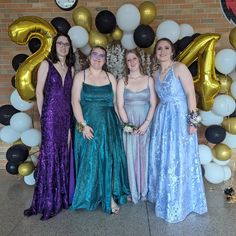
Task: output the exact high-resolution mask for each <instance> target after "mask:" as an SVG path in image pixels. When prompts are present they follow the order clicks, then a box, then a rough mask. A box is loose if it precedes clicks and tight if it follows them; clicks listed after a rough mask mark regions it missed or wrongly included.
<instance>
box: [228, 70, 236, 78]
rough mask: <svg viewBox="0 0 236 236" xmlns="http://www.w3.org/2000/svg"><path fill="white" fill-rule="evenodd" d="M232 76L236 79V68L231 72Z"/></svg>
mask: <svg viewBox="0 0 236 236" xmlns="http://www.w3.org/2000/svg"><path fill="white" fill-rule="evenodd" d="M229 76H230V78H232V80H234V81H236V71H235V68H234V70H233V71H232V72H231V73H230V74H229Z"/></svg>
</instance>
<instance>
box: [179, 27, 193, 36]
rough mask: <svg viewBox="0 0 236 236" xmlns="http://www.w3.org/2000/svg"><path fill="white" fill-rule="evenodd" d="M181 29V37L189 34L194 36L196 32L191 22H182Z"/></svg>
mask: <svg viewBox="0 0 236 236" xmlns="http://www.w3.org/2000/svg"><path fill="white" fill-rule="evenodd" d="M179 29H180V34H179V39H182V38H184V37H187V36H192V35H193V34H194V29H193V27H192V26H191V25H189V24H181V25H179Z"/></svg>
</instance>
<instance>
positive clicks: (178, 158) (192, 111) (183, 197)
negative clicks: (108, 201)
mask: <svg viewBox="0 0 236 236" xmlns="http://www.w3.org/2000/svg"><path fill="white" fill-rule="evenodd" d="M154 52H155V55H156V58H157V60H158V63H159V64H160V69H159V70H158V71H157V72H156V74H155V75H154V78H155V89H156V92H157V94H158V97H159V99H160V103H159V104H158V106H157V109H156V111H155V114H154V118H153V125H152V130H151V141H150V160H149V172H148V177H149V184H148V187H149V192H148V199H149V200H150V201H151V202H154V203H155V212H156V215H157V216H158V217H161V218H163V219H164V220H166V221H168V222H170V223H176V222H179V221H182V220H184V219H185V218H186V216H187V215H188V214H189V213H191V212H196V213H198V214H203V213H206V212H207V204H206V199H205V193H204V185H203V180H202V173H201V166H200V160H199V156H198V140H197V132H196V131H197V123H198V115H197V113H196V98H195V91H194V85H193V79H192V76H191V73H190V72H189V70H188V69H187V67H186V66H185V65H184V64H182V63H179V62H174V61H173V55H174V47H173V44H172V43H171V41H170V40H168V39H160V40H159V41H158V42H157V43H156V47H155V51H154Z"/></svg>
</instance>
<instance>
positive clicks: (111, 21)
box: [95, 10, 116, 34]
mask: <svg viewBox="0 0 236 236" xmlns="http://www.w3.org/2000/svg"><path fill="white" fill-rule="evenodd" d="M95 25H96V27H97V29H98V31H99V32H100V33H103V34H109V33H112V31H113V30H114V29H115V27H116V17H115V16H114V14H113V13H112V12H110V11H107V10H104V11H100V12H99V13H98V14H97V16H96V19H95Z"/></svg>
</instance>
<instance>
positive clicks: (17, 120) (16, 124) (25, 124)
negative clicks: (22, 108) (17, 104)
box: [10, 112, 32, 132]
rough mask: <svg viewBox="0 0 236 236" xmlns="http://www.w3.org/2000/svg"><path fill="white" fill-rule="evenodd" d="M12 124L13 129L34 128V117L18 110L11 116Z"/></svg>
mask: <svg viewBox="0 0 236 236" xmlns="http://www.w3.org/2000/svg"><path fill="white" fill-rule="evenodd" d="M10 125H11V127H12V128H13V129H15V130H17V131H19V132H24V131H26V130H27V129H30V128H32V119H31V117H30V116H29V115H28V114H26V113H24V112H18V113H16V114H14V115H13V116H12V117H11V119H10Z"/></svg>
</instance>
